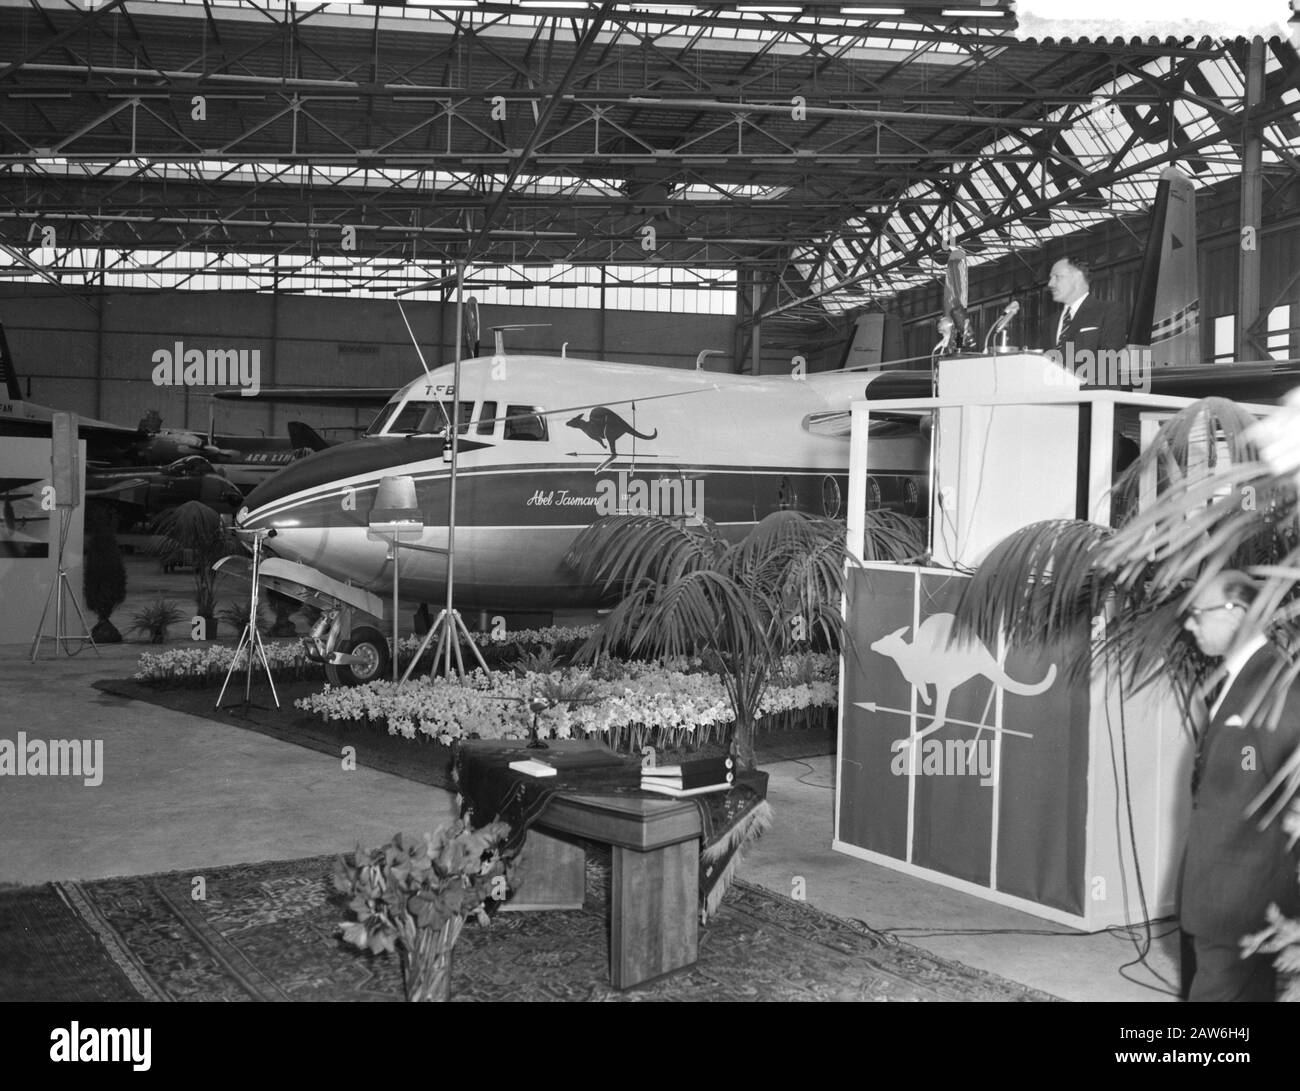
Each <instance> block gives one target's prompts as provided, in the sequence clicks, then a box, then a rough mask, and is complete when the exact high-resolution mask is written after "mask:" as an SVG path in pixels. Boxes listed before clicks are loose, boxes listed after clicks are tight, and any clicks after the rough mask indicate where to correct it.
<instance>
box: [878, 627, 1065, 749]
mask: <svg viewBox="0 0 1300 1091" xmlns="http://www.w3.org/2000/svg"><path fill="white" fill-rule="evenodd" d="M953 621H954V617H953V615H952V614H931V615H930V616H929V617H928V618H926V619H925V620H924V621H923V622H921V624H920V625H918V626H917V629H916V636H915V637H913V639H912V642H911V643H910V644H909V643H907V642H906V641H905V640H903V634H904V633H905V632H907V630H908V629H909V628H911V626H910V625H904V626H903V627H902V628H901V629H895V630H894V631H893V632H892V633H890V634H888V635H887V636H882V637H881V638H880V639H879V640H877V641H876V642H875V643H874V644H872V645H871V650H872V651H873V652H879V653H880V654H881V655H883V656H887V657H888V658H890V659H892V660H893V661H894V662H895V663H896V664H898V669H899V671H900V672H901V673H902V675H903V677H904V678H905V679H906V680H907V681H908V682H909V683H911V684H912V685H913V686H915V687H916V690H917V692H918V693H919V694H920V695H921V701H922V702H923V703H924V704H926V705H928V704H929V703H930V686H932V685H933V686H934V720H933V722H932V723H931V724H930V726H929V727H927V728H926V729H925V730H924V731H919V732H917V733H916V734H915V735H914V736H912V739H911V741H912V742H915V741H916V740H918V739H922V738H924V737H925V736H926V735H929V734H930V733H931V732H932V731H937V730H938V729H939V728H941V727H942V726H943V725H944V724H945V723H946V722H947V718H948V698H949V697H951V696H952V691H953V690H955V689H956V688H957V687H958V686H960V685H961V684H962V683H963V682H968V681H970V680H971V679H972V678H975V677H977V676H983V677H984V678H987V679H988V680H989V681H990V682H992V683H993V684H994V685H995V686H1000V687H1001V688H1002V689H1004V690H1006V691H1007V692H1008V693H1014V694H1015V695H1016V696H1018V697H1036V696H1037V695H1038V694H1040V693H1043V692H1045V691H1046V690H1047V689H1049V688H1050V687H1051V685H1052V683H1053V682H1054V681H1055V680H1056V664H1055V663H1053V664H1051V665H1050V666H1049V667H1048V668H1047V675H1046V677H1044V678H1043V680H1042V681H1041V682H1034V683H1029V682H1017V681H1016V680H1015V679H1014V678H1012V677H1011V676H1010V675H1009V674H1007V672H1006V669H1005V668H1004V667H1003V666H1002V664H1001V663H999V662H998V661H997V660H996V659H994V658H993V656H992V655H991V654H990V653H989V650H988V649H987V648H985V647H984V645H983V644H981V643H980V642H979V641H976V640H967V641H961V642H957V643H950V641H951V638H952V623H953Z"/></svg>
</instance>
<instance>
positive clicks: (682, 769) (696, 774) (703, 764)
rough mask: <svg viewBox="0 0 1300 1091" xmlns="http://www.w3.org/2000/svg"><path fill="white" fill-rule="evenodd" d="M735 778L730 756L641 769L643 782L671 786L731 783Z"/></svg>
mask: <svg viewBox="0 0 1300 1091" xmlns="http://www.w3.org/2000/svg"><path fill="white" fill-rule="evenodd" d="M733 779H735V774H734V773H733V771H732V761H731V759H730V758H698V759H696V760H694V761H687V762H682V763H681V764H680V765H661V766H655V767H653V768H649V769H642V770H641V782H642V784H645V783H647V782H650V783H654V784H664V785H667V786H668V787H670V788H678V789H682V790H685V789H690V788H705V787H709V786H711V785H718V784H729V783H730V782H731V781H732V780H733Z"/></svg>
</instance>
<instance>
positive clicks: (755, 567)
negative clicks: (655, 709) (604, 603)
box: [565, 511, 924, 768]
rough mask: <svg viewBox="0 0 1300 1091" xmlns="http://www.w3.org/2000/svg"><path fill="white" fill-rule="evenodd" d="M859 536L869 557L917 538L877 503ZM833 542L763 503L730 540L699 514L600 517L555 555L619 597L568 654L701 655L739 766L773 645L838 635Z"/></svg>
mask: <svg viewBox="0 0 1300 1091" xmlns="http://www.w3.org/2000/svg"><path fill="white" fill-rule="evenodd" d="M865 539H866V544H865V546H864V550H865V553H866V556H867V559H869V560H902V559H904V558H907V557H915V556H917V555H919V554H920V552H921V551H922V549H923V548H924V546H923V539H922V535H921V529H920V524H919V523H917V522H916V521H915V520H912V519H908V518H907V517H905V516H901V515H896V514H894V513H892V512H888V511H873V512H870V513H868V518H867V526H866V535H865ZM844 543H845V527H844V524H843V523H841V522H838V521H837V520H833V519H824V518H817V517H814V516H810V515H806V514H804V513H802V512H797V511H780V512H774V513H773V514H771V515H769V516H767V517H766V518H765V519H763V520H761V521H760V522H759V523H758V524H757V525H755V527H754V528H753V530H751V531H750V533H749V534H748V535H746V536H745V538H744V539H743V540H741V541H740V542H737V543H735V544H732V543H729V542H727V541H726V540H725V539H724V538H723V537H722V536H721V535H720V534H719V533H718V531H717V528H716V527H715V526H714V525H713V524H712V523H710V522H708V521H706V522H705V523H704V525H703V526H702V527H698V528H694V527H686V526H683V525H680V524H678V523H675V522H673V521H670V520H667V519H661V518H659V517H657V516H644V515H631V516H629V515H616V516H609V517H607V518H604V519H599V520H597V521H596V522H595V523H593V524H591V526H589V527H587V528H586V529H584V530H583V531H581V532H580V533H579V534H578V536H577V538H575V539H574V542H573V545H572V546H571V547H570V549H569V552H568V554H567V555H566V558H565V560H566V562H567V563H568V564H569V565H570V566H571V567H573V568H575V569H576V570H577V571H578V572H579V573H580V575H582V577H583V578H584V579H586V580H590V581H592V582H595V583H598V584H599V585H600V586H601V587H602V589H603V590H604V591H605V592H607V593H610V594H617V595H621V596H622V597H621V600H620V601H619V603H618V605H617V606H615V607H614V609H613V610H612V611H611V612H610V613H609V615H608V616H607V617H606V618H605V622H604V624H603V625H602V626H601V628H600V629H598V630H597V631H596V632H595V633H594V634H593V635H592V636H591V637H590V638H589V639H588V640H587V641H586V643H585V644H584V645H583V646H582V647H581V648H580V649H579V650H578V653H577V655H576V657H575V658H576V659H578V660H580V661H589V660H592V659H599V657H600V656H601V655H603V654H608V653H612V652H614V651H616V650H618V651H625V652H627V653H630V654H633V655H635V654H638V653H642V654H652V655H666V656H677V655H702V656H704V657H705V658H706V659H709V660H712V661H713V662H714V663H715V664H716V665H717V666H718V668H719V671H720V674H721V676H722V680H723V684H724V685H725V686H726V689H727V696H728V698H729V699H730V701H731V706H732V710H733V712H734V713H735V722H734V725H733V727H732V736H731V739H730V740H729V741H730V745H731V748H732V749H733V750H734V752H735V755H736V759H737V761H738V763H739V765H740V766H741V767H742V768H753V766H754V764H755V762H754V723H755V720H756V718H757V713H758V708H759V702H760V701H761V700H762V698H763V694H764V692H765V691H766V689H767V685H768V682H769V680H770V678H771V676H772V673H773V671H774V670H775V669H776V667H777V666H778V664H779V662H780V657H781V655H782V654H783V653H784V652H786V651H787V650H790V649H791V648H795V647H798V646H801V645H810V644H811V643H813V642H815V641H821V642H822V643H824V644H825V645H827V646H829V647H837V646H839V644H840V642H841V639H842V636H843V632H844V626H843V621H842V619H841V617H840V612H839V607H840V599H841V595H842V594H843V589H844V565H845V557H846V552H845V547H844Z"/></svg>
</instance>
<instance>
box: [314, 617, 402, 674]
mask: <svg viewBox="0 0 1300 1091" xmlns="http://www.w3.org/2000/svg"><path fill="white" fill-rule="evenodd" d="M339 651H340V652H342V653H343V656H347V657H348V659H349V660H350V662H344V663H330V662H327V663H326V664H325V677H326V679H327V680H328V681H329V683H330V685H333V686H364V685H365V684H366V683H367V682H374V681H377V680H382V679H385V678H388V677H390V676H391V674H392V664H393V660H392V654H391V653H390V652H389V650H388V638H387V637H385V636H384V634H383V633H381V632H380V631H379V630H378V629H375V628H373V627H371V626H369V625H362V626H360V627H359V628H356V629H353V630H352V635H351V636H350V637H349V638H348V639H347V640H345V641H343V643H342V644H341V646H340V647H339ZM331 658H335V657H333V656H332V657H331ZM338 658H342V656H339V657H338Z"/></svg>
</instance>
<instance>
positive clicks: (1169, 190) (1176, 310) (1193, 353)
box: [1129, 167, 1203, 368]
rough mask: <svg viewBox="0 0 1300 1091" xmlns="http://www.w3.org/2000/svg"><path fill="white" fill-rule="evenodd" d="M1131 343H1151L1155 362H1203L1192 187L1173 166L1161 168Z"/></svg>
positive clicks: (1173, 364)
mask: <svg viewBox="0 0 1300 1091" xmlns="http://www.w3.org/2000/svg"><path fill="white" fill-rule="evenodd" d="M1129 343H1130V344H1133V345H1150V346H1151V363H1152V366H1153V367H1157V368H1161V367H1195V366H1197V365H1199V364H1202V363H1203V360H1202V358H1201V325H1200V282H1199V279H1198V272H1197V258H1196V189H1195V187H1194V186H1193V185H1192V182H1191V180H1190V179H1189V178H1188V177H1187V176H1186V175H1185V174H1183V173H1182V172H1181V171H1179V170H1177V169H1176V168H1174V167H1166V168H1165V170H1164V171H1163V172H1161V175H1160V182H1159V185H1158V188H1157V190H1156V202H1155V205H1154V206H1153V207H1152V210H1151V231H1150V234H1149V235H1148V236H1147V248H1146V253H1145V255H1144V256H1143V259H1142V273H1141V276H1140V277H1139V280H1138V293H1137V298H1136V300H1135V301H1134V305H1133V313H1132V321H1131V322H1130V325H1129Z"/></svg>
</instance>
